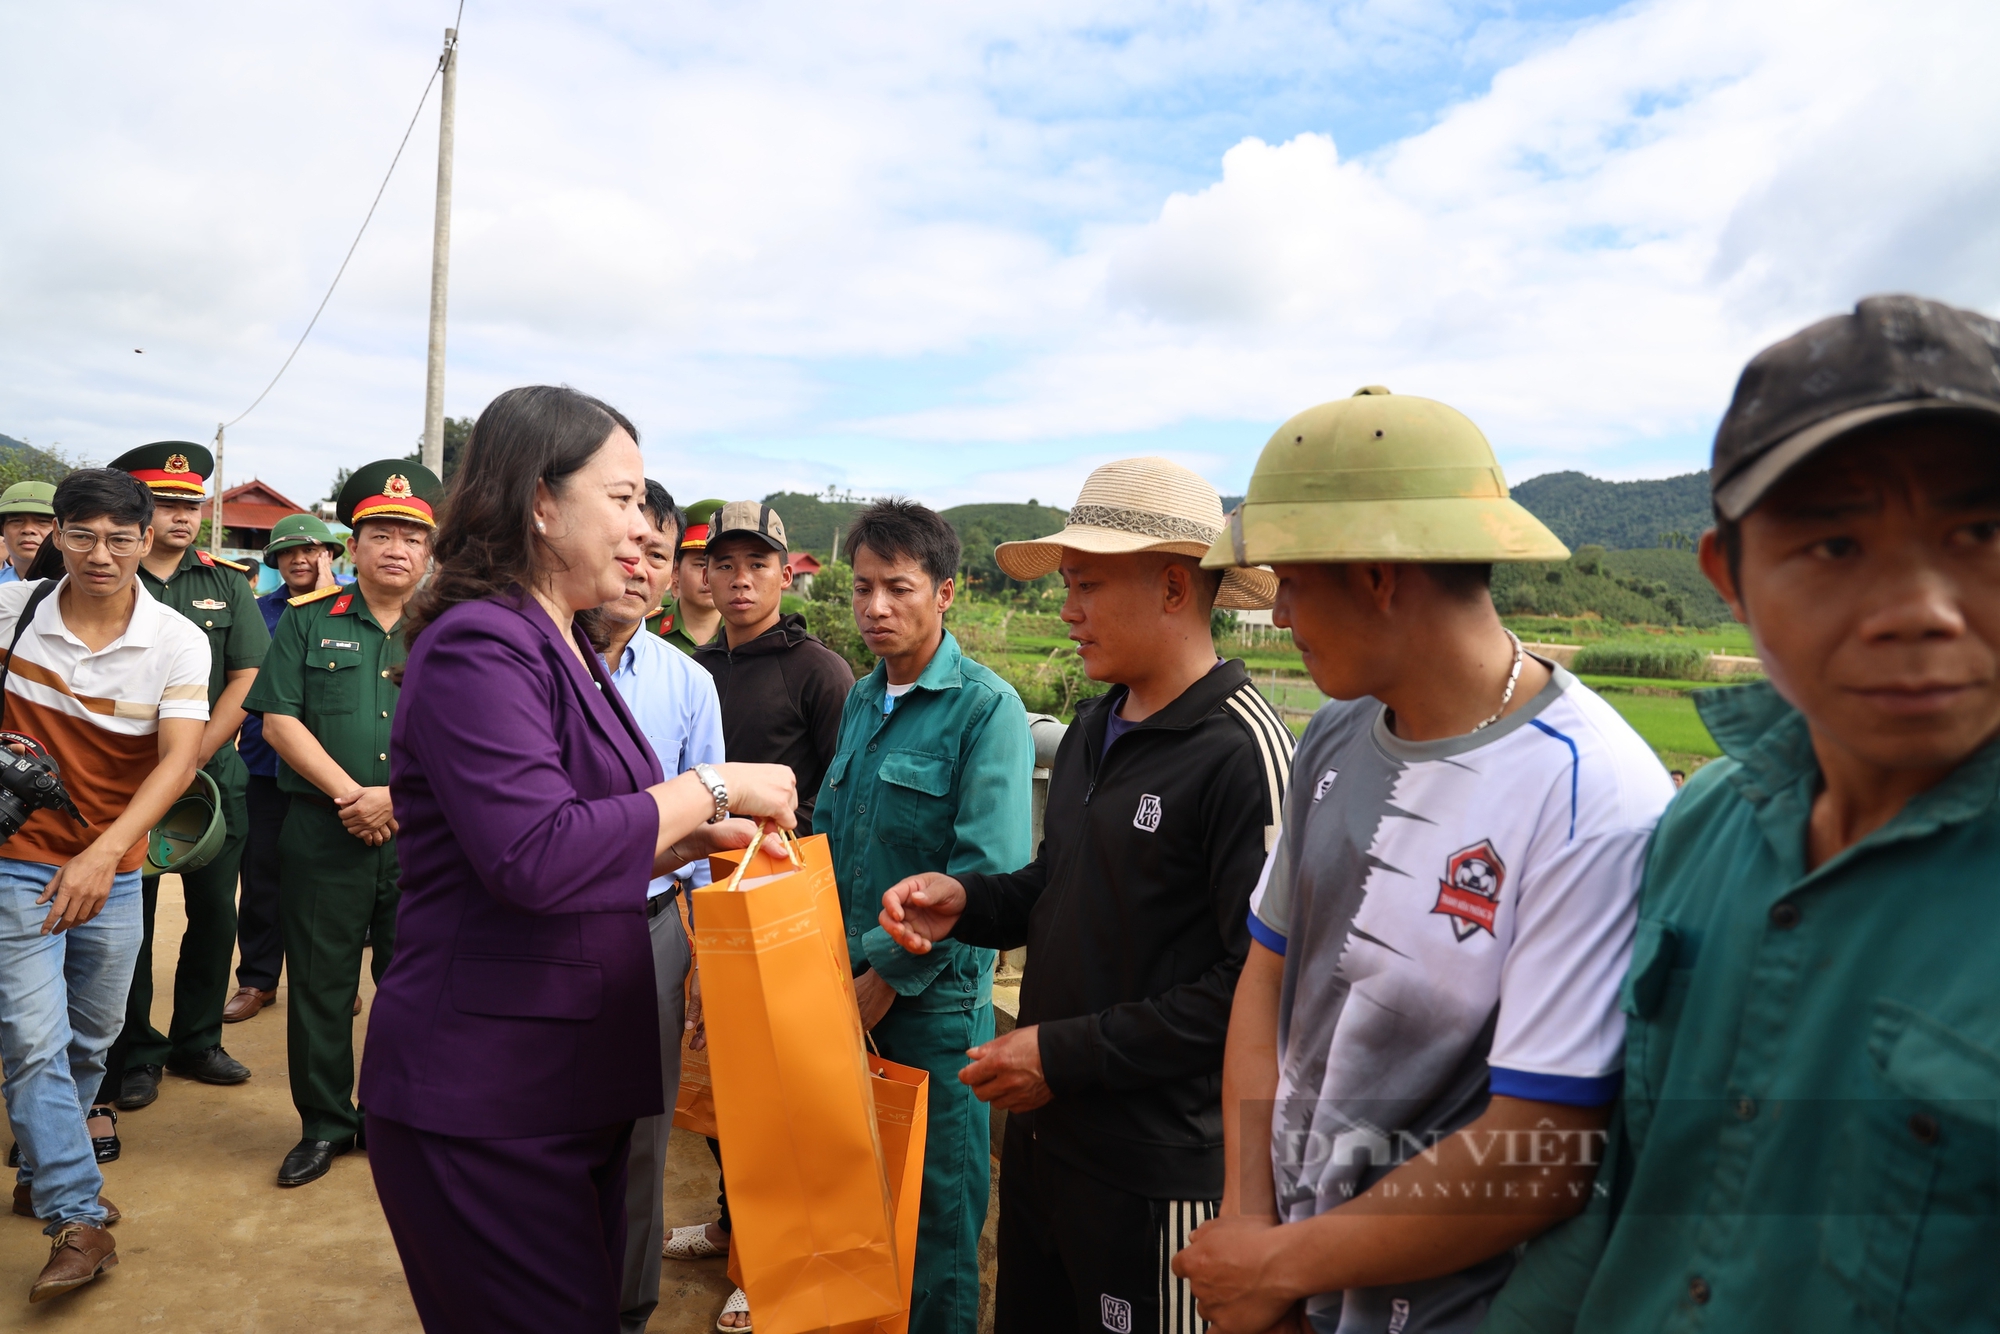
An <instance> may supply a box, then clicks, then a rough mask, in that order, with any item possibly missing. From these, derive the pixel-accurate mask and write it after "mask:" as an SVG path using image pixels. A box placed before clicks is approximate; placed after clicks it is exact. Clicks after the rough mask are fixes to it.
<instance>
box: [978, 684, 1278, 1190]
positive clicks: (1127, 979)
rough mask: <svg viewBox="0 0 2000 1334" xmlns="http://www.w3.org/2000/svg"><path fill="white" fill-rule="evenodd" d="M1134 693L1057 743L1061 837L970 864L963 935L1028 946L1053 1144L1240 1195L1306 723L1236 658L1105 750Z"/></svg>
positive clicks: (1094, 1160)
mask: <svg viewBox="0 0 2000 1334" xmlns="http://www.w3.org/2000/svg"><path fill="white" fill-rule="evenodd" d="M1125 694H1126V692H1125V688H1124V687H1123V686H1119V687H1115V688H1113V689H1112V691H1111V692H1110V693H1109V694H1106V695H1101V696H1099V697H1098V698H1096V699H1093V700H1089V701H1087V702H1086V703H1085V704H1084V705H1083V706H1082V707H1081V708H1079V709H1078V710H1077V714H1076V722H1075V723H1074V724H1073V725H1072V726H1071V727H1070V729H1069V733H1068V735H1067V736H1065V737H1064V738H1063V742H1062V746H1061V748H1060V749H1059V750H1057V752H1056V760H1055V767H1054V769H1053V771H1052V772H1051V775H1050V779H1049V804H1048V812H1047V814H1046V816H1045V817H1044V821H1043V839H1042V846H1041V850H1040V853H1039V855H1038V856H1037V857H1036V858H1035V860H1034V861H1033V862H1030V863H1029V864H1028V865H1027V866H1025V867H1023V868H1022V869H1020V870H1019V871H1016V872H1014V873H1013V874H1012V875H972V876H966V877H964V878H963V879H964V884H965V892H966V901H967V902H966V910H965V913H964V915H963V916H962V917H960V919H959V922H958V926H957V929H956V930H954V931H953V933H952V935H953V938H954V939H957V940H962V941H965V942H966V943H967V944H971V945H984V946H986V947H988V948H991V949H1014V948H1016V947H1018V946H1020V945H1022V944H1026V945H1027V947H1028V967H1027V974H1026V976H1025V977H1024V978H1023V979H1022V985H1021V1014H1020V1023H1021V1025H1022V1026H1026V1025H1028V1024H1035V1025H1038V1026H1039V1036H1040V1044H1041V1055H1042V1072H1043V1075H1044V1077H1045V1078H1046V1079H1047V1080H1048V1083H1049V1088H1050V1089H1051V1090H1052V1091H1053V1092H1054V1094H1055V1097H1054V1100H1053V1101H1051V1102H1050V1103H1049V1104H1048V1105H1047V1106H1044V1107H1041V1108H1038V1109H1037V1110H1035V1111H1033V1112H1027V1113H1021V1114H1020V1115H1022V1116H1023V1118H1024V1124H1025V1125H1026V1126H1027V1127H1028V1128H1029V1129H1031V1130H1032V1131H1033V1132H1034V1133H1035V1136H1036V1138H1037V1139H1038V1140H1039V1141H1040V1142H1041V1144H1042V1145H1043V1147H1044V1148H1046V1149H1047V1150H1048V1151H1049V1152H1050V1153H1052V1154H1054V1155H1056V1156H1057V1157H1059V1158H1061V1159H1062V1160H1064V1161H1065V1162H1067V1163H1068V1164H1070V1165H1071V1166H1073V1167H1075V1168H1077V1169H1078V1170H1079V1171H1083V1172H1088V1173H1090V1174H1091V1175H1092V1176H1094V1177H1097V1178H1099V1179H1101V1180H1103V1181H1105V1182H1107V1183H1109V1184H1111V1185H1115V1186H1118V1187H1120V1188H1122V1189H1125V1190H1128V1191H1132V1192H1133V1193H1135V1194H1139V1195H1145V1196H1149V1197H1151V1198H1154V1199H1175V1200H1212V1199H1217V1198H1219V1197H1220V1196H1221V1194H1222V1166H1223V1164H1222V1109H1221V1094H1222V1048H1223V1042H1224V1039H1225V1038H1226V1036H1227V1035H1228V1031H1229V1007H1230V1001H1231V999H1232V998H1233V996H1234V994H1235V990H1236V977H1237V974H1238V973H1239V972H1241V971H1242V968H1243V959H1244V956H1245V955H1246V954H1247V953H1248V952H1249V948H1250V933H1249V928H1248V927H1247V925H1246V924H1245V920H1246V916H1247V914H1248V912H1249V903H1250V891H1251V890H1252V889H1254V888H1255V887H1256V883H1257V877H1258V875H1259V874H1260V873H1261V872H1262V870H1263V866H1264V855H1265V852H1266V851H1267V850H1268V849H1269V848H1270V846H1271V845H1272V842H1273V841H1274V840H1275V839H1276V837H1277V832H1278V820H1279V812H1280V810H1281V807H1282V804H1283V801H1284V793H1285V782H1286V780H1287V778H1288V777H1289V776H1290V773H1291V757H1292V736H1291V733H1290V732H1288V731H1287V730H1286V729H1285V725H1284V720H1283V719H1282V718H1280V717H1279V715H1278V713H1277V711H1276V710H1275V709H1273V708H1272V707H1271V706H1270V705H1269V704H1268V703H1266V702H1265V700H1264V698H1263V696H1261V695H1259V694H1258V693H1257V689H1256V687H1255V686H1254V685H1252V684H1251V681H1250V674H1249V673H1248V672H1247V671H1246V670H1245V669H1244V666H1243V664H1242V663H1241V662H1240V661H1234V662H1226V663H1223V664H1221V665H1220V666H1218V667H1217V668H1216V669H1215V670H1214V671H1212V672H1210V673H1209V674H1208V675H1207V676H1205V677H1203V678H1202V679H1201V680H1199V681H1197V682H1195V683H1194V684H1193V685H1192V686H1190V687H1188V689H1187V690H1186V692H1185V693H1183V694H1182V695H1181V697H1180V698H1179V699H1176V700H1175V701H1174V702H1173V703H1172V704H1169V705H1168V706H1167V707H1166V708H1164V709H1162V710H1160V711H1159V712H1158V713H1156V714H1154V715H1153V716H1152V717H1150V718H1148V719H1146V720H1145V721H1144V722H1142V723H1139V724H1137V725H1135V726H1134V727H1133V728H1132V729H1131V730H1130V731H1128V732H1126V733H1125V734H1124V735H1123V736H1122V737H1120V738H1119V739H1118V742H1117V744H1116V745H1114V746H1113V747H1112V749H1111V753H1110V755H1109V756H1105V755H1104V727H1105V720H1106V718H1107V717H1108V716H1109V715H1110V713H1111V710H1112V709H1114V708H1116V707H1117V706H1118V705H1119V704H1120V703H1121V702H1122V701H1123V700H1124V698H1125Z"/></svg>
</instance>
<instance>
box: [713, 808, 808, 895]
mask: <svg viewBox="0 0 2000 1334" xmlns="http://www.w3.org/2000/svg"><path fill="white" fill-rule="evenodd" d="M769 832H770V830H769V829H768V828H766V826H765V824H764V822H763V821H762V820H759V821H758V822H757V841H756V842H755V843H752V844H751V845H750V846H749V847H748V848H747V849H745V850H744V853H743V860H742V861H740V862H738V863H736V869H735V871H733V872H732V873H731V874H730V876H729V879H728V880H726V881H724V882H723V885H722V888H723V889H724V890H725V891H733V890H735V889H736V887H737V884H738V883H739V882H740V881H741V880H742V879H743V873H744V872H745V871H746V870H748V869H749V868H750V859H751V858H752V857H755V856H756V855H757V849H758V848H759V847H760V846H762V845H763V842H764V835H765V834H767V833H769ZM778 837H779V838H781V839H782V840H784V844H785V857H786V858H787V859H788V860H789V861H790V862H791V864H792V865H793V866H796V867H798V868H799V869H800V870H804V869H805V865H806V864H805V861H804V859H802V858H801V857H800V856H799V836H798V834H797V832H796V831H794V830H790V829H780V830H779V831H778Z"/></svg>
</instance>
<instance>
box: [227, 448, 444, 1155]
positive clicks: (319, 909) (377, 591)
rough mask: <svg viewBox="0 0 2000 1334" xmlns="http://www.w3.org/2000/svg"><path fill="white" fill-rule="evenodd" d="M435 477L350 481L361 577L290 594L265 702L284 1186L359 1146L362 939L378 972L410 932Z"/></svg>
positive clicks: (260, 709)
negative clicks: (411, 688) (413, 735)
mask: <svg viewBox="0 0 2000 1334" xmlns="http://www.w3.org/2000/svg"><path fill="white" fill-rule="evenodd" d="M443 493H444V484H443V483H442V482H440V481H439V480H438V479H437V477H436V476H435V475H433V474H432V473H431V472H429V471H428V470H426V469H425V468H422V467H420V466H419V465H417V464H415V463H411V462H408V461H407V460H403V459H386V460H383V461H381V462H379V463H371V464H369V465H368V466H367V467H365V468H361V469H359V470H358V471H356V472H355V473H354V475H353V476H352V477H350V478H348V479H347V484H346V485H345V486H343V487H342V488H341V491H340V500H339V506H338V513H339V517H340V521H341V522H342V523H343V524H345V525H347V526H348V527H349V528H351V529H352V530H353V536H352V537H350V538H349V539H348V543H347V549H348V552H349V554H350V555H351V556H352V557H353V560H354V574H355V582H354V583H353V584H351V585H349V586H346V587H331V588H322V589H320V590H318V591H317V592H313V593H307V594H304V595H303V596H300V597H295V598H293V599H291V603H290V605H289V606H288V607H287V608H286V610H285V613H284V615H283V616H281V617H280V618H279V620H278V630H277V634H276V635H275V637H274V638H273V640H272V645H271V655H270V658H269V659H268V661H267V662H266V664H265V667H264V672H263V675H262V677H261V678H260V679H259V681H258V685H257V689H256V690H255V691H253V692H252V693H251V696H250V701H249V707H250V710H251V712H253V713H257V714H260V715H262V717H263V719H264V739H265V740H266V741H268V742H269V743H270V744H271V748H272V749H273V750H275V751H277V752H278V758H279V759H280V760H281V761H282V763H281V764H280V766H279V768H278V786H279V787H280V788H281V789H282V790H283V791H285V792H287V793H289V794H290V795H291V799H292V804H291V809H290V811H289V812H287V814H286V816H285V824H284V828H283V830H282V831H281V832H280V833H279V835H278V849H279V871H278V920H279V926H280V929H281V932H282V934H283V936H284V941H285V972H286V974H287V976H288V977H289V978H290V985H291V990H290V993H289V996H288V999H287V1015H286V1028H285V1036H286V1046H287V1056H288V1061H289V1065H290V1067H291V1079H292V1103H293V1105H294V1106H296V1107H297V1108H298V1110H299V1121H300V1127H301V1131H302V1138H301V1139H300V1140H299V1142H298V1144H297V1146H296V1147H294V1148H293V1149H292V1151H291V1152H290V1153H288V1154H286V1155H285V1160H284V1162H283V1164H282V1165H281V1166H280V1167H279V1168H278V1184H279V1185H280V1186H303V1185H305V1184H306V1183H307V1182H310V1181H317V1180H318V1179H319V1178H321V1177H323V1176H325V1175H326V1173H327V1170H328V1168H329V1167H330V1166H331V1165H332V1162H333V1160H334V1159H335V1158H336V1157H338V1156H339V1155H341V1154H343V1153H346V1152H347V1151H348V1150H349V1149H351V1148H353V1147H354V1146H355V1142H356V1136H357V1135H358V1134H359V1132H360V1130H361V1118H360V1115H359V1113H358V1112H357V1111H356V1109H355V1106H354V1101H353V1093H354V1001H355V996H356V994H357V992H358V991H359V988H360V983H361V951H362V949H363V947H364V945H367V946H368V947H370V948H371V949H372V951H373V955H374V957H373V961H372V963H373V970H374V974H375V977H376V979H377V980H378V981H379V980H380V978H381V976H382V974H383V972H384V970H386V969H387V968H388V966H389V959H390V956H391V953H392V952H393V950H394V948H395V942H396V899H397V892H398V890H397V880H396V839H395V834H396V824H395V819H394V816H393V813H392V812H391V809H390V805H389V727H390V724H391V723H392V722H393V721H394V720H395V714H396V696H397V694H398V691H399V687H398V685H397V683H396V682H395V680H394V679H392V676H391V672H392V669H394V668H395V667H396V666H397V665H399V664H400V663H401V662H402V661H403V656H404V650H403V637H402V635H401V634H400V633H399V632H398V630H397V626H398V625H399V624H400V622H401V621H402V617H403V607H404V605H405V604H406V603H407V602H408V601H409V599H410V597H411V596H412V595H413V594H414V593H415V592H416V588H417V584H418V582H419V581H420V580H421V579H422V578H423V575H424V571H425V569H426V567H427V566H428V564H429V561H430V540H431V533H432V531H433V529H434V528H435V527H436V521H435V519H434V517H433V514H432V506H434V505H435V504H436V503H437V502H438V500H439V499H440V498H441V497H442V496H443Z"/></svg>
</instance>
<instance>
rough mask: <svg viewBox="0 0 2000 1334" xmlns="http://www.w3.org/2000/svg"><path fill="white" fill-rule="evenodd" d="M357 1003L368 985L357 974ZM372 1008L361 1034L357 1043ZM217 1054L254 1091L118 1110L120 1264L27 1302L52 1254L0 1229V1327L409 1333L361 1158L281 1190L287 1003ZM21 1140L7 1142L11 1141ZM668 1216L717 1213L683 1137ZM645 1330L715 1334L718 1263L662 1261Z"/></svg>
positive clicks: (289, 1134)
mask: <svg viewBox="0 0 2000 1334" xmlns="http://www.w3.org/2000/svg"><path fill="white" fill-rule="evenodd" d="M185 922H186V919H185V917H184V916H183V914H182V909H181V898H180V882H179V881H178V880H177V879H176V878H174V877H172V876H169V877H167V878H166V880H165V881H164V882H163V883H162V884H161V887H160V907H159V922H158V932H157V934H158V943H157V945H156V948H155V951H154V960H155V978H156V982H155V987H154V995H155V996H156V997H157V998H158V999H157V1001H156V1008H155V1011H154V1015H153V1018H154V1022H155V1023H156V1024H157V1025H158V1026H159V1027H161V1028H162V1029H164V1028H165V1027H166V1025H167V1021H168V1015H167V1009H168V1008H169V1007H170V1006H171V1004H172V997H173V967H174V960H175V957H176V956H177V954H178V952H179V941H180V936H181V931H182V929H183V927H184V925H185ZM362 988H363V989H362V995H363V997H364V998H367V997H370V996H371V994H372V991H373V987H372V984H371V983H370V982H369V981H368V980H367V978H366V976H365V975H364V977H363V981H362ZM365 1004H366V1000H365V999H364V1010H363V1016H362V1018H361V1019H357V1020H356V1021H355V1025H354V1032H355V1044H356V1046H357V1048H358V1047H359V1045H360V1042H361V1036H362V1033H363V1031H364V1029H365V1023H366V1010H365ZM223 1045H224V1046H225V1047H227V1048H228V1049H229V1052H230V1054H231V1055H233V1056H235V1057H236V1058H237V1059H238V1060H240V1061H242V1062H243V1063H244V1064H245V1065H248V1066H249V1067H250V1069H251V1070H252V1071H253V1074H252V1075H251V1078H250V1080H249V1082H248V1083H246V1084H241V1085H238V1086H236V1087H234V1088H212V1087H210V1086H208V1085H205V1084H198V1083H194V1082H192V1081H189V1080H185V1079H176V1078H174V1077H173V1076H172V1075H168V1076H167V1077H166V1079H165V1081H164V1082H163V1083H162V1085H161V1088H160V1098H159V1101H158V1102H155V1103H154V1104H153V1105H152V1106H151V1107H148V1108H146V1109H145V1110H144V1111H138V1112H128V1113H125V1114H124V1116H123V1119H122V1120H121V1121H120V1123H119V1127H118V1129H119V1133H120V1134H121V1135H122V1136H123V1138H124V1142H125V1152H124V1156H123V1157H121V1158H120V1159H119V1160H118V1161H117V1162H115V1163H111V1164H108V1165H107V1166H106V1168H105V1171H104V1175H105V1188H104V1189H105V1194H106V1195H107V1196H108V1197H109V1198H110V1199H111V1200H112V1201H114V1202H115V1203H116V1204H117V1205H118V1207H119V1208H120V1209H121V1210H122V1211H123V1212H124V1215H125V1218H124V1221H123V1222H121V1223H119V1224H118V1226H117V1228H116V1229H115V1231H114V1235H115V1236H116V1237H117V1239H118V1253H119V1256H120V1263H119V1266H118V1267H117V1268H116V1269H114V1270H112V1271H111V1272H110V1273H109V1274H107V1275H106V1276H105V1277H104V1278H102V1279H99V1280H98V1281H97V1282H95V1283H93V1284H91V1285H90V1286H89V1287H87V1288H84V1289H82V1290H80V1291H78V1292H75V1293H72V1294H70V1295H69V1296H66V1297H61V1298H58V1299H56V1300H54V1301H52V1302H47V1303H44V1304H42V1305H40V1306H29V1305H28V1301H27V1295H28V1285H29V1284H30V1283H32V1282H33V1281H34V1277H35V1275H36V1273H37V1272H39V1271H40V1269H41V1267H42V1264H43V1263H44V1262H45V1261H46V1260H47V1259H48V1242H47V1240H46V1239H45V1238H44V1237H43V1236H42V1235H41V1232H40V1228H39V1225H38V1224H36V1223H33V1222H30V1221H29V1220H27V1219H25V1218H15V1217H12V1216H11V1215H9V1216H7V1217H6V1219H5V1222H4V1224H0V1331H11V1330H30V1329H32V1330H61V1331H64V1332H65V1334H97V1332H98V1331H106V1332H109V1331H128V1330H160V1331H164V1332H166V1334H278V1332H279V1331H292V1330H300V1331H306V1330H310V1331H314V1332H315V1334H346V1332H347V1331H354V1332H355V1334H362V1332H363V1331H365V1334H406V1332H408V1334H415V1331H417V1330H418V1328H419V1326H418V1324H417V1317H416V1312H415V1310H414V1309H413V1308H412V1307H411V1305H410V1297H409V1290H408V1289H407V1288H406V1287H405V1286H404V1283H403V1271H402V1266H401V1265H400V1264H399V1263H398V1262H397V1259H396V1248H395V1246H394V1244H393V1243H392V1242H391V1241H390V1239H389V1229H388V1225H387V1224H385V1223H384V1222H383V1221H382V1212H381V1210H380V1208H379V1207H378V1206H377V1204H376V1200H375V1187H374V1183H373V1181H372V1180H371V1178H370V1177H369V1174H368V1159H367V1155H366V1154H365V1153H352V1154H349V1155H348V1156H346V1157H345V1158H340V1159H336V1160H335V1162H334V1165H333V1170H332V1171H331V1172H330V1173H328V1174H327V1175H326V1176H325V1177H322V1178H321V1179H320V1180H318V1181H316V1182H314V1183H313V1184H312V1185H310V1186H302V1187H299V1188H298V1189H295V1190H280V1189H278V1187H277V1186H276V1184H274V1183H275V1178H276V1176H277V1172H278V1163H279V1162H280V1161H281V1160H282V1159H283V1158H284V1156H285V1153H286V1151H287V1150H289V1149H290V1148H291V1147H292V1145H293V1144H295V1143H297V1142H298V1138H299V1122H298V1116H297V1113H296V1112H294V1111H293V1110H292V1101H291V1094H290V1091H289V1089H288V1087H287V1084H286V1078H285V992H284V989H283V988H282V987H280V989H279V991H278V1003H277V1004H276V1005H273V1006H271V1007H270V1008H269V1009H267V1010H265V1011H264V1012H263V1013H262V1014H260V1015H258V1016H257V1017H256V1018H254V1019H250V1020H247V1021H246V1022H244V1023H240V1024H230V1025H227V1026H226V1027H225V1028H224V1029H223ZM10 1142H11V1141H10ZM667 1190H668V1194H667V1218H668V1221H669V1222H671V1223H691V1222H699V1221H702V1220H704V1219H706V1218H710V1217H713V1216H714V1212H715V1203H714V1200H715V1164H714V1162H713V1160H712V1159H711V1158H710V1157H709V1154H708V1147H707V1146H706V1145H705V1144H703V1143H702V1142H701V1141H700V1140H699V1139H696V1138H695V1137H694V1136H692V1135H686V1134H682V1133H680V1132H678V1131H677V1132H675V1134H674V1137H673V1147H672V1155H671V1161H670V1163H669V1166H668V1172H667ZM661 1289H662V1290H661V1300H660V1309H659V1311H658V1312H657V1313H656V1314H655V1315H654V1317H653V1322H652V1324H651V1326H650V1327H649V1328H650V1329H652V1330H654V1331H661V1332H662V1334H667V1332H671V1334H683V1332H686V1334H693V1332H694V1331H703V1330H709V1329H712V1328H713V1327H714V1320H715V1313H716V1312H717V1311H719V1310H720V1309H721V1308H722V1302H723V1299H724V1298H725V1297H726V1296H728V1293H729V1283H728V1280H727V1279H725V1278H724V1277H723V1275H722V1261H720V1260H709V1261H704V1262H700V1263H694V1264H688V1263H675V1262H672V1261H669V1262H667V1272H666V1273H665V1274H664V1275H663V1278H662V1283H661Z"/></svg>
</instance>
